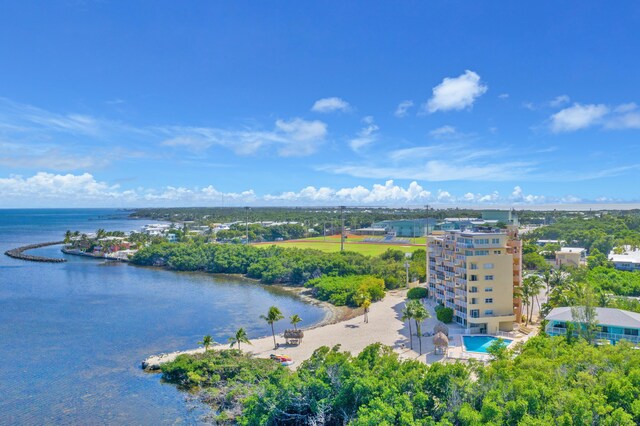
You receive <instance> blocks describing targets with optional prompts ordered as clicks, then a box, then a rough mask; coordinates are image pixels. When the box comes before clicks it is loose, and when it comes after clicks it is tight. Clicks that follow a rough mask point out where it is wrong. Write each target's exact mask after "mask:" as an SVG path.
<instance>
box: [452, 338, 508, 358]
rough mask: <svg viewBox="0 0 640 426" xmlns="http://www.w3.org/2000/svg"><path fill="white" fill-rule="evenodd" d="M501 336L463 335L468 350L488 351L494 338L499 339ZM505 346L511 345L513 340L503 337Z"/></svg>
mask: <svg viewBox="0 0 640 426" xmlns="http://www.w3.org/2000/svg"><path fill="white" fill-rule="evenodd" d="M498 339H499V337H493V336H462V343H463V344H464V347H465V350H466V351H467V352H480V353H483V354H486V353H487V349H488V348H489V346H491V343H493V341H494V340H498ZM502 341H503V342H504V343H503V344H504V346H509V344H511V342H513V340H511V339H502Z"/></svg>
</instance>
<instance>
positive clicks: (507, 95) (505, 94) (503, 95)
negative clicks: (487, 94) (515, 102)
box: [498, 93, 509, 100]
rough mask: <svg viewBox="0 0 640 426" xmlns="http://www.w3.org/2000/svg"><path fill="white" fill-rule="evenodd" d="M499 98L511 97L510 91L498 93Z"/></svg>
mask: <svg viewBox="0 0 640 426" xmlns="http://www.w3.org/2000/svg"><path fill="white" fill-rule="evenodd" d="M498 98H500V99H502V100H506V99H509V94H508V93H500V94H499V95H498Z"/></svg>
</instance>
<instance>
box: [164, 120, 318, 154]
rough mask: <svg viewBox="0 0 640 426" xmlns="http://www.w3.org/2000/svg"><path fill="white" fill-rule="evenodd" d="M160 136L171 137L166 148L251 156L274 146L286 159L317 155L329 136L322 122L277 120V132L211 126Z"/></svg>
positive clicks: (171, 130)
mask: <svg viewBox="0 0 640 426" xmlns="http://www.w3.org/2000/svg"><path fill="white" fill-rule="evenodd" d="M157 130H158V131H159V132H161V133H164V134H166V135H167V136H170V137H169V138H168V139H165V140H164V141H163V142H162V145H164V146H170V147H184V148H187V149H189V150H191V151H193V152H202V151H205V150H207V149H209V148H210V147H212V146H222V147H225V148H228V149H231V150H233V151H234V152H235V153H236V154H238V155H252V154H255V153H257V152H258V151H259V150H260V149H261V148H263V147H268V146H273V147H275V148H276V150H277V153H278V155H280V156H283V157H297V156H305V155H310V154H312V153H314V152H315V151H316V150H317V148H318V146H319V145H320V144H321V143H322V142H323V141H324V139H325V137H326V135H327V125H326V123H323V122H322V121H319V120H312V121H309V120H303V119H301V118H294V119H292V120H288V121H287V120H276V122H275V126H274V130H256V129H242V130H225V129H217V128H210V127H181V126H172V127H162V128H157Z"/></svg>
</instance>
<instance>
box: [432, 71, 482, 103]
mask: <svg viewBox="0 0 640 426" xmlns="http://www.w3.org/2000/svg"><path fill="white" fill-rule="evenodd" d="M487 89H488V87H487V86H486V85H483V84H482V83H481V82H480V76H479V75H478V74H476V73H475V72H473V71H469V70H466V71H465V72H464V74H462V75H460V76H458V77H446V78H445V79H443V80H442V83H440V84H439V85H437V86H435V87H434V88H433V96H432V97H431V99H429V101H428V102H427V103H426V104H425V105H424V108H425V109H426V110H427V111H428V112H429V113H433V112H436V111H449V110H461V109H465V108H469V107H471V106H472V105H473V103H474V102H475V100H476V99H477V98H478V97H479V96H481V95H482V94H484V93H485V92H486V91H487Z"/></svg>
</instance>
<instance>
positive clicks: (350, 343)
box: [147, 290, 442, 368]
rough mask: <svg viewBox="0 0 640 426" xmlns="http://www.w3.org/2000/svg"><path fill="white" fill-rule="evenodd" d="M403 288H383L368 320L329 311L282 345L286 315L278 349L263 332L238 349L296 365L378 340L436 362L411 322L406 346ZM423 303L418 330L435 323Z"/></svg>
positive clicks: (428, 344)
mask: <svg viewBox="0 0 640 426" xmlns="http://www.w3.org/2000/svg"><path fill="white" fill-rule="evenodd" d="M406 293H407V290H394V291H389V292H387V294H386V296H385V298H384V299H383V300H381V301H379V302H376V303H374V304H373V305H372V306H371V309H370V312H369V322H368V323H365V322H364V315H362V314H360V315H358V316H355V317H353V318H349V317H348V316H347V319H344V320H342V321H339V322H335V323H332V321H331V318H333V319H334V320H335V316H334V315H329V318H328V321H327V322H328V323H327V322H324V325H321V326H315V327H312V328H310V329H304V340H303V342H302V343H301V344H300V345H289V346H287V345H285V339H284V337H283V332H284V329H285V328H289V325H288V322H287V320H286V319H283V320H281V321H279V322H277V323H276V333H277V334H276V342H277V343H278V344H279V347H278V349H275V348H274V345H273V337H272V336H265V337H261V338H257V339H251V345H246V344H245V345H242V350H243V351H245V352H247V353H249V354H251V355H253V356H256V357H260V358H268V357H269V356H270V355H271V354H274V353H277V354H282V355H288V356H290V357H291V358H292V359H293V360H294V361H295V364H294V365H293V366H291V368H296V367H297V366H298V365H300V363H301V362H302V361H304V360H306V359H308V358H310V357H311V355H312V354H313V352H314V351H315V350H316V349H317V348H319V347H320V346H328V347H333V346H335V345H338V344H339V345H340V348H341V350H343V351H348V352H351V353H352V354H357V353H359V352H360V351H362V349H364V348H365V347H366V346H368V345H370V344H372V343H377V342H379V343H382V344H384V345H388V346H391V347H392V348H394V350H395V351H396V352H397V353H398V354H399V355H400V357H401V358H403V359H419V360H421V361H422V362H428V363H431V362H436V361H438V360H440V359H441V358H442V357H441V356H435V355H432V352H433V349H434V347H433V343H432V341H431V338H430V337H423V338H422V353H423V355H422V356H420V355H419V352H418V347H419V345H418V338H417V336H415V333H416V330H415V324H412V331H413V333H414V338H413V349H414V350H411V349H410V348H409V346H410V341H409V327H408V325H407V323H406V322H403V321H402V320H401V318H402V313H401V312H402V308H403V307H404V304H405V302H406ZM425 306H426V307H427V310H428V311H429V313H430V314H431V318H429V319H427V320H425V321H424V322H423V325H422V332H423V333H428V332H431V331H432V330H433V326H434V325H435V324H436V323H437V319H436V318H435V312H434V310H433V306H432V305H431V303H428V302H427V303H426V304H425ZM228 348H229V345H228V344H223V345H222V344H221V345H217V346H215V347H214V348H213V349H215V350H218V349H228ZM203 351H204V349H203V348H199V349H194V350H191V351H187V352H181V353H197V352H203ZM178 354H179V353H172V354H167V355H164V356H163V357H161V358H160V357H151V358H149V359H148V360H147V362H148V363H149V365H150V366H152V365H154V364H155V363H158V362H159V363H163V362H167V361H169V360H171V359H173V358H175V356H177V355H178Z"/></svg>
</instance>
